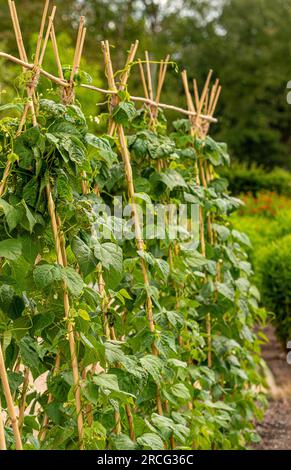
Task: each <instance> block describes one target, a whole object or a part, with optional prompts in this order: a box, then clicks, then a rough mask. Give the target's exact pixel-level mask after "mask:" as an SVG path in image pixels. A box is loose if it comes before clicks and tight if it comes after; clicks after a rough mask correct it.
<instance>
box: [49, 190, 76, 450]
mask: <svg viewBox="0 0 291 470" xmlns="http://www.w3.org/2000/svg"><path fill="white" fill-rule="evenodd" d="M46 195H47V201H48V210H49V214H50V219H51V225H52V232H53V236H54V241H55V247H56V254H57V260H58V263H59V265H60V266H65V261H64V259H63V253H62V248H61V237H60V235H59V230H58V224H57V217H56V209H55V203H54V200H53V197H52V192H51V187H50V184H49V183H47V185H46ZM63 289H64V294H63V295H64V310H65V318H66V320H67V331H68V337H69V347H70V354H71V365H72V372H73V382H74V389H75V390H74V394H75V405H76V412H77V427H78V436H79V447H80V449H83V448H84V442H83V440H84V427H83V416H82V405H81V388H80V377H79V367H78V359H77V350H76V343H75V334H74V325H73V322H72V321H71V319H70V301H69V294H68V288H67V285H66V283H64V286H63Z"/></svg>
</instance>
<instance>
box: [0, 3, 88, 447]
mask: <svg viewBox="0 0 291 470" xmlns="http://www.w3.org/2000/svg"><path fill="white" fill-rule="evenodd" d="M8 2H9V8H10V13H11V17H12V22H13V27H14V32H15V36H16V40H17V45H18V51H19V55H20V59H21V60H22V61H25V62H27V55H26V52H25V48H24V44H23V40H22V34H21V29H20V25H19V21H18V17H17V12H16V7H15V3H14V2H13V1H11V0H8ZM48 8H49V0H46V3H45V7H44V10H43V15H42V20H41V26H40V31H39V35H38V40H37V46H36V53H35V59H34V68H33V74H32V79H31V80H30V82H29V84H28V85H27V97H28V103H27V104H26V105H25V107H24V111H23V114H22V117H21V120H20V124H19V128H18V131H17V135H20V133H21V132H22V130H23V127H24V125H25V123H26V120H27V116H28V111H29V110H31V115H32V122H33V126H35V127H36V126H37V120H36V112H35V102H36V99H35V89H36V87H37V84H38V79H39V75H40V73H39V71H40V69H41V65H42V62H43V58H44V54H45V50H46V47H47V43H48V39H49V37H51V40H52V45H53V50H54V52H56V47H57V45H56V37H55V31H54V27H53V20H54V16H55V12H56V7H53V9H52V12H51V15H50V17H49V21H48V27H47V31H46V35H45V37H44V39H43V34H44V29H45V24H46V19H47V14H48ZM85 34H86V28H84V17H81V21H80V27H79V31H78V38H77V46H76V50H75V56H74V62H73V67H72V71H71V76H70V80H69V86H68V87H67V88H66V89H65V93H64V96H63V100H64V101H65V100H67V101H70V100H72V99H73V93H74V77H75V74H76V73H77V70H78V67H79V64H80V59H81V55H82V49H83V45H84V39H85ZM42 42H43V45H42ZM57 65H58V70H59V74H60V75H61V78H63V74H62V69H61V66H60V62H57ZM11 165H12V164H11V162H7V165H6V168H5V170H4V175H3V178H2V181H1V184H0V197H1V196H2V195H3V193H4V191H5V188H6V184H7V180H8V177H9V174H10V170H11ZM45 189H46V196H47V201H48V211H49V215H50V218H51V225H52V232H53V236H54V241H55V248H56V253H57V260H58V263H59V264H60V265H61V266H66V265H67V259H66V251H65V245H64V238H63V235H62V232H61V221H60V219H59V217H58V215H57V214H56V208H55V204H54V200H53V197H52V192H51V187H50V182H48V183H47V185H46V188H45ZM63 290H64V293H63V295H64V299H63V302H64V311H65V318H66V320H67V331H68V337H69V347H70V354H71V365H72V372H73V381H74V388H75V390H74V393H75V406H76V412H77V427H78V436H79V446H80V448H81V449H82V448H83V445H84V444H83V437H84V431H83V416H82V408H81V391H80V383H79V368H78V361H77V352H76V344H75V333H74V325H73V323H72V321H71V320H70V301H69V295H68V289H67V285H66V283H64V285H63ZM59 362H60V358H59V357H58V356H57V360H56V366H55V369H56V368H58V367H59ZM0 377H1V381H2V385H3V389H4V394H5V398H6V401H7V407H8V414H9V417H10V420H11V423H12V428H13V433H14V440H15V445H16V449H18V450H20V449H22V442H21V437H20V430H19V428H20V429H21V426H22V423H23V416H24V410H25V394H26V390H27V386H28V379H29V374H27V371H25V383H24V384H23V392H22V398H21V406H20V414H19V422H17V418H16V414H15V409H14V404H13V398H12V395H11V390H10V387H9V383H8V379H7V372H6V367H5V362H4V358H3V353H2V348H1V345H0ZM0 418H1V419H0V421H1V425H0V448H1V449H6V442H5V434H4V426H3V422H2V416H0Z"/></svg>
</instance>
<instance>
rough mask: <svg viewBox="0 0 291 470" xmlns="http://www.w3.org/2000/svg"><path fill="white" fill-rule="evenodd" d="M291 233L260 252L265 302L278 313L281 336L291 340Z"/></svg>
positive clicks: (258, 261)
mask: <svg viewBox="0 0 291 470" xmlns="http://www.w3.org/2000/svg"><path fill="white" fill-rule="evenodd" d="M290 248H291V235H287V236H286V237H283V238H281V239H279V240H278V241H276V242H272V243H271V244H269V245H267V246H265V247H262V248H261V250H258V252H257V254H256V261H255V265H256V269H257V279H258V282H259V285H260V291H261V294H262V301H263V304H264V306H266V308H267V309H269V310H271V311H272V312H273V313H274V314H275V316H274V323H275V326H276V330H277V335H278V337H279V338H280V339H281V340H282V341H283V343H284V344H286V342H287V341H288V340H291V249H290Z"/></svg>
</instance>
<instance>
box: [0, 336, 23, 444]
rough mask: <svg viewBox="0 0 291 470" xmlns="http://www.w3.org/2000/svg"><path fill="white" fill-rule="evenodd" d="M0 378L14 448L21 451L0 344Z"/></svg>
mask: <svg viewBox="0 0 291 470" xmlns="http://www.w3.org/2000/svg"><path fill="white" fill-rule="evenodd" d="M0 378H1V383H2V387H3V392H4V396H5V400H6V403H7V409H8V414H9V418H10V420H11V424H12V430H13V435H14V441H15V448H16V450H22V442H21V437H20V432H19V428H18V421H17V417H16V413H15V408H14V403H13V399H12V395H11V390H10V386H9V382H8V376H7V371H6V367H5V362H4V357H3V352H2V346H1V344H0Z"/></svg>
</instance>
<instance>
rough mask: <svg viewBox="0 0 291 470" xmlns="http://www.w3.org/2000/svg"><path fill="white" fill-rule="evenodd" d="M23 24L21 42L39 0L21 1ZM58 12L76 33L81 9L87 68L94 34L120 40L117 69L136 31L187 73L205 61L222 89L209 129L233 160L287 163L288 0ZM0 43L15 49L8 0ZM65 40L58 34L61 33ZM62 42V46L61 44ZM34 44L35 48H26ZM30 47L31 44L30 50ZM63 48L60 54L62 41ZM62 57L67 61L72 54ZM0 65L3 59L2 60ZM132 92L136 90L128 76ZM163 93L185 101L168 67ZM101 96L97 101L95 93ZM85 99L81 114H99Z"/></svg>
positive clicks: (93, 54) (0, 0) (137, 4)
mask: <svg viewBox="0 0 291 470" xmlns="http://www.w3.org/2000/svg"><path fill="white" fill-rule="evenodd" d="M17 3H19V6H20V5H21V26H22V27H23V30H24V40H25V44H27V40H28V37H29V36H30V34H31V32H32V31H34V32H37V30H38V26H39V25H38V18H39V16H40V12H41V10H42V7H43V1H42V0H34V1H31V0H21V2H16V4H17ZM55 3H56V5H57V7H58V10H59V12H60V14H59V15H58V18H57V20H56V31H57V33H58V35H59V33H60V32H61V31H63V30H64V29H65V30H66V31H67V32H68V33H69V34H70V36H71V40H75V34H76V32H75V28H76V23H77V22H76V16H77V15H78V14H81V13H83V14H85V15H86V17H87V24H88V28H89V31H90V34H88V37H87V39H86V47H85V50H86V53H85V57H86V60H87V63H88V64H87V68H86V70H87V71H89V72H90V70H93V69H94V76H95V75H96V74H95V72H96V68H97V69H98V67H100V54H99V53H98V51H97V50H96V45H97V42H98V41H99V40H102V39H104V38H106V39H109V40H110V41H111V42H112V44H116V43H117V42H118V45H119V47H118V48H115V49H114V48H112V56H113V58H114V61H115V63H117V68H122V67H123V63H124V55H125V51H126V50H127V49H128V47H129V44H130V43H131V42H132V41H133V40H135V39H136V38H138V39H139V40H140V44H141V48H142V49H148V50H149V51H150V53H151V54H152V57H154V58H155V59H158V60H160V59H161V58H162V57H164V56H165V55H166V54H167V53H168V52H170V53H172V57H173V60H175V61H177V63H178V65H179V66H180V69H181V68H183V67H187V69H188V71H189V75H190V76H197V74H198V76H197V78H198V80H199V81H200V79H202V78H205V76H206V73H207V71H208V68H209V67H211V68H213V69H214V70H215V73H216V75H217V76H219V77H221V81H222V85H223V95H222V99H221V105H220V106H221V108H220V110H221V111H222V112H221V115H222V119H221V124H220V125H219V126H218V127H217V128H216V129H215V131H214V132H215V135H216V136H217V138H218V139H219V140H224V141H227V142H228V144H229V147H230V149H231V152H232V154H233V155H234V156H236V157H237V158H238V159H239V161H247V162H248V163H253V162H257V163H258V164H260V165H262V166H264V167H274V166H285V167H290V158H289V155H290V145H291V144H290V139H289V129H290V125H291V121H290V112H289V106H288V104H287V102H286V95H287V90H286V85H287V82H288V80H289V79H290V78H291V77H290V68H289V60H288V56H290V47H291V42H290V41H291V40H290V33H289V28H290V23H291V1H290V0H260V1H254V0H182V1H179V2H176V1H175V0H167V1H158V0H146V1H138V0H123V1H121V0H110V1H108V0H81V1H80V0H76V1H72V0H56V2H55ZM0 6H1V8H0V29H1V49H3V50H5V51H7V52H13V53H15V54H17V49H16V44H15V40H14V37H13V35H12V34H11V23H10V21H9V20H8V18H9V16H8V7H7V2H6V0H0ZM59 40H60V44H61V45H63V40H62V38H59ZM66 48H67V46H66ZM31 50H34V49H31ZM28 52H31V51H28ZM62 55H63V56H66V50H65V48H63V49H62ZM66 61H67V59H66V58H64V63H71V61H72V59H70V60H69V61H68V62H66ZM2 64H3V62H2ZM3 65H4V64H3ZM6 65H7V64H5V67H4V66H2V68H1V74H0V82H1V86H4V88H8V89H10V83H11V81H10V80H11V79H12V81H13V78H14V77H15V71H12V70H11V67H6ZM131 90H132V92H133V94H137V93H142V90H141V87H140V83H139V81H138V80H135V79H132V84H131ZM163 100H165V101H166V102H169V103H173V104H181V105H182V104H183V105H184V104H185V102H184V93H183V89H182V86H180V88H179V87H177V85H176V77H175V72H174V70H172V71H171V78H170V80H167V84H166V87H165V93H163ZM100 101H101V100H100ZM98 112H99V109H97V110H96V107H95V103H94V101H93V100H91V103H88V107H86V113H88V114H92V115H95V114H98Z"/></svg>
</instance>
